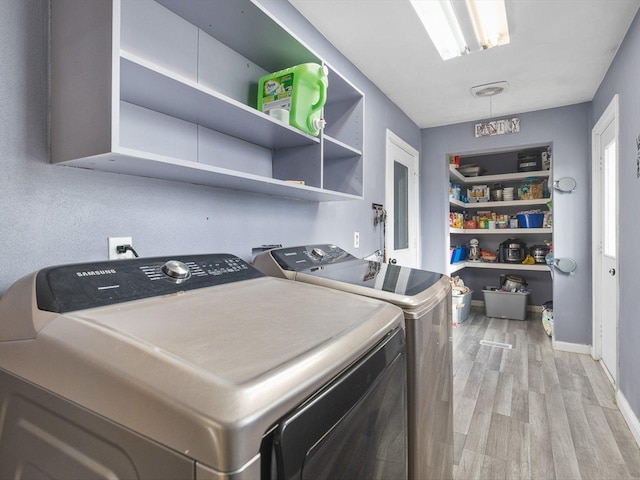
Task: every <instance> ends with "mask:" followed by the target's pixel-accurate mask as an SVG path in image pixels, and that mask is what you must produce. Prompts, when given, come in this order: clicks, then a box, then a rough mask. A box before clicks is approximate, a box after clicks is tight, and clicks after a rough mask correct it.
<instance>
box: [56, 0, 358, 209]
mask: <svg viewBox="0 0 640 480" xmlns="http://www.w3.org/2000/svg"><path fill="white" fill-rule="evenodd" d="M51 29H52V34H51V35H52V55H51V56H52V73H51V77H52V88H51V91H52V107H51V125H52V127H51V144H52V148H51V161H52V163H58V164H62V165H67V166H75V167H82V168H89V169H95V170H102V171H108V172H115V173H122V174H127V175H138V176H143V177H153V178H162V179H166V180H175V181H183V182H189V183H195V184H200V185H208V186H215V187H221V188H230V189H235V190H243V191H248V192H254V193H261V194H267V195H277V196H282V197H290V198H296V199H300V200H310V201H331V200H354V199H362V198H363V195H364V181H363V171H364V164H363V159H364V94H363V93H362V92H361V91H360V90H359V89H358V88H357V87H355V86H354V85H353V84H352V83H350V82H349V81H348V80H347V79H346V78H344V77H343V76H342V75H341V74H340V73H339V72H338V71H336V70H335V69H334V68H333V67H332V66H331V65H327V64H326V63H325V62H324V61H323V60H322V59H321V58H320V57H318V56H317V55H316V54H315V53H313V52H312V51H311V50H310V49H308V48H307V47H306V46H305V45H304V44H302V43H301V42H300V41H299V40H297V38H295V37H294V36H293V35H292V34H291V33H290V32H289V31H288V30H287V29H286V28H285V27H283V26H282V25H281V24H280V23H279V22H278V21H276V20H275V19H273V18H272V17H271V16H270V15H269V14H268V13H267V12H266V11H265V10H264V8H263V7H261V6H260V5H259V4H258V3H257V2H255V1H253V0H216V1H215V2H183V1H174V0H158V1H157V2H156V1H153V0H111V1H103V2H86V1H85V0H71V1H69V2H55V3H54V4H52V27H51ZM249 33H250V34H251V35H249ZM78 39H80V41H79V40H78ZM307 62H315V63H321V64H325V65H326V66H327V68H328V71H329V89H328V91H327V102H326V104H325V107H324V117H325V118H326V119H327V121H328V125H327V129H326V131H325V132H324V134H321V135H319V136H318V137H316V136H313V135H309V134H307V133H305V132H302V131H301V130H298V129H296V128H294V127H291V126H289V125H288V124H284V123H282V122H280V121H278V120H276V119H274V118H272V117H270V116H269V115H267V114H265V113H263V112H261V111H258V110H256V108H255V105H256V98H255V97H256V95H257V93H258V92H257V85H258V81H259V79H260V77H261V76H263V75H266V74H267V73H270V72H274V71H277V70H280V69H283V68H287V67H291V66H295V65H299V64H302V63H307Z"/></svg>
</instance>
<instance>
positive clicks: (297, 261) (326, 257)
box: [270, 244, 356, 272]
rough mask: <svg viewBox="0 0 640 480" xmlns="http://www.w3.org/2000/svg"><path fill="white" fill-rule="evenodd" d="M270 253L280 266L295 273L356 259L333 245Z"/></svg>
mask: <svg viewBox="0 0 640 480" xmlns="http://www.w3.org/2000/svg"><path fill="white" fill-rule="evenodd" d="M270 253H271V255H273V258H274V259H275V260H276V262H278V265H280V266H281V267H282V268H284V269H285V270H291V271H294V272H299V271H301V270H305V269H307V268H313V267H322V266H324V265H330V264H332V263H339V262H344V261H349V260H355V259H356V257H354V256H353V255H351V254H350V253H348V252H346V251H344V250H343V249H341V248H340V247H337V246H336V245H331V244H326V245H325V244H323V245H306V246H300V247H286V248H277V249H274V250H271V251H270Z"/></svg>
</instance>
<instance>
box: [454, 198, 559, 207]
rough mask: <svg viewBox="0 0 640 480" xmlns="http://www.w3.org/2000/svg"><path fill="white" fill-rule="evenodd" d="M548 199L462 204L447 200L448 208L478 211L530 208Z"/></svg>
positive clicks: (545, 202)
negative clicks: (485, 209) (482, 209)
mask: <svg viewBox="0 0 640 480" xmlns="http://www.w3.org/2000/svg"><path fill="white" fill-rule="evenodd" d="M550 200H551V199H550V198H535V199H532V200H511V201H506V200H503V201H492V202H471V203H469V202H462V201H460V200H456V199H455V198H451V199H449V204H450V206H453V207H458V208H465V209H469V210H471V209H480V208H503V207H530V206H538V205H546V204H547V202H549V201H550Z"/></svg>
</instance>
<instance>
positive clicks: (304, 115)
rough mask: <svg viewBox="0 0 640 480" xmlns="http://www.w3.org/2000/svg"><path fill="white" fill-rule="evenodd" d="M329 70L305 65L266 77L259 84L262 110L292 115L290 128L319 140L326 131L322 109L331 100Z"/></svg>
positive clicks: (259, 105) (259, 101)
mask: <svg viewBox="0 0 640 480" xmlns="http://www.w3.org/2000/svg"><path fill="white" fill-rule="evenodd" d="M327 74H328V69H327V67H325V66H322V65H318V64H317V63H303V64H302V65H297V66H295V67H291V68H287V69H284V70H280V71H279V72H275V73H271V74H269V75H265V76H264V77H262V78H261V79H260V81H259V83H258V105H257V108H258V110H260V111H262V112H265V113H269V111H270V110H272V109H276V108H277V109H283V108H284V109H286V110H288V111H289V125H291V126H292V127H296V128H298V129H300V130H302V131H303V132H306V133H309V134H311V135H314V136H317V135H318V134H320V130H322V128H323V127H324V123H325V122H324V120H323V119H322V107H323V106H324V103H325V101H326V99H327V86H328V84H329V83H328V79H327Z"/></svg>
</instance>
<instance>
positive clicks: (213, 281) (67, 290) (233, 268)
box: [36, 254, 263, 313]
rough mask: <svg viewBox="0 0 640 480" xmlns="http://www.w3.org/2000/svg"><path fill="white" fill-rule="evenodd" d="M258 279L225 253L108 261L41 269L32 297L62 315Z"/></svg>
mask: <svg viewBox="0 0 640 480" xmlns="http://www.w3.org/2000/svg"><path fill="white" fill-rule="evenodd" d="M262 276H263V275H262V274H261V273H260V272H259V271H258V270H256V269H255V268H253V267H252V266H251V265H249V264H247V263H246V262H245V261H244V260H242V259H240V258H238V257H236V256H234V255H229V254H211V255H191V256H176V257H157V258H136V259H130V260H115V261H113V260H112V261H109V262H96V263H82V264H76V265H62V266H58V267H50V268H46V269H44V270H40V271H39V272H38V274H37V276H36V295H37V300H38V308H39V309H40V310H46V311H50V312H57V313H64V312H71V311H75V310H82V309H85V308H93V307H101V306H105V305H111V304H115V303H122V302H128V301H132V300H139V299H142V298H149V297H156V296H162V295H169V294H172V293H177V292H180V291H186V290H194V289H197V288H204V287H212V286H215V285H222V284H225V283H231V282H238V281H241V280H249V279H252V278H258V277H262Z"/></svg>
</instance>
